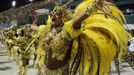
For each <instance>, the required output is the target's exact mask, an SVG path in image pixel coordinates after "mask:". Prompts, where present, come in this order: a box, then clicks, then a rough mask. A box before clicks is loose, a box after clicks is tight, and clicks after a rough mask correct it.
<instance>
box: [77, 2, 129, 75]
mask: <svg viewBox="0 0 134 75" xmlns="http://www.w3.org/2000/svg"><path fill="white" fill-rule="evenodd" d="M84 2H85V1H84ZM84 2H83V3H82V4H80V5H79V6H78V8H76V11H77V12H75V13H76V14H75V15H77V14H78V13H79V10H80V11H84V10H83V9H85V8H86V6H88V5H84V4H88V3H86V2H85V3H84ZM87 2H88V1H87ZM89 3H90V2H89ZM110 8H111V9H110V10H111V11H112V12H113V13H112V15H114V16H115V17H116V18H117V19H119V20H120V21H121V22H122V21H123V20H124V21H125V19H123V20H122V18H124V16H123V14H122V13H121V12H120V11H119V10H118V9H113V8H116V7H115V6H111V7H110ZM98 13H99V14H98ZM122 23H123V22H122ZM122 23H120V22H119V21H118V20H116V19H114V18H113V17H111V16H107V17H106V16H105V15H104V13H103V12H101V11H99V10H98V11H97V13H94V14H91V15H90V17H88V18H87V19H86V20H85V21H84V22H83V26H82V28H81V35H80V37H79V38H80V42H79V43H80V45H79V46H80V47H81V50H82V55H81V57H80V58H81V61H80V65H79V67H78V70H77V71H79V72H80V75H96V74H97V75H107V73H108V72H109V69H110V65H111V62H112V61H113V60H114V58H115V56H116V55H117V54H118V56H119V57H122V55H123V53H124V52H126V50H127V43H128V40H129V38H130V37H131V35H130V34H128V32H127V31H126V30H125V29H124V27H123V24H122Z"/></svg>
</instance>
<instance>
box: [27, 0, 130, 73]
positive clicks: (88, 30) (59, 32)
mask: <svg viewBox="0 0 134 75" xmlns="http://www.w3.org/2000/svg"><path fill="white" fill-rule="evenodd" d="M115 18H116V19H115ZM122 18H124V16H123V15H122V13H121V12H120V10H118V9H117V8H116V6H114V5H113V4H111V3H108V2H106V1H103V0H96V1H95V0H84V1H83V2H82V3H81V4H79V5H78V7H77V8H76V9H75V12H74V14H71V13H69V10H67V9H65V8H64V7H60V6H58V7H56V8H55V9H54V10H53V12H52V14H51V15H50V18H49V19H48V22H47V25H46V26H41V27H39V31H38V34H37V35H36V36H35V38H34V39H33V41H32V42H31V43H30V44H29V46H28V47H27V49H26V51H27V50H28V49H29V47H30V45H32V44H33V43H34V42H35V41H38V49H37V59H38V61H37V63H38V65H39V75H75V74H76V73H79V75H107V74H108V72H109V71H110V65H111V62H112V61H113V60H114V58H115V56H119V57H121V56H122V55H123V52H125V51H126V50H127V41H128V39H129V38H130V37H131V36H130V35H129V34H128V33H127V31H126V30H125V29H124V28H123V23H124V22H125V19H123V20H122Z"/></svg>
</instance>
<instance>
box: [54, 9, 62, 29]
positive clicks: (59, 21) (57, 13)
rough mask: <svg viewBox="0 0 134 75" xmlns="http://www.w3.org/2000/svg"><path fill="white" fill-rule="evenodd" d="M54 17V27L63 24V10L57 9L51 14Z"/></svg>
mask: <svg viewBox="0 0 134 75" xmlns="http://www.w3.org/2000/svg"><path fill="white" fill-rule="evenodd" d="M51 19H52V25H53V26H54V27H58V26H61V24H62V23H63V22H62V12H61V11H58V10H57V11H55V12H54V13H53V14H51Z"/></svg>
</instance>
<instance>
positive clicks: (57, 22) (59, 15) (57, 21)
mask: <svg viewBox="0 0 134 75" xmlns="http://www.w3.org/2000/svg"><path fill="white" fill-rule="evenodd" d="M99 3H100V2H99ZM94 6H95V7H96V8H98V6H100V7H101V5H99V4H98V5H97V6H96V5H94ZM102 9H103V7H102ZM102 11H103V10H102ZM63 14H64V13H63V12H62V11H61V10H58V9H56V10H54V13H53V14H51V15H50V16H51V20H52V21H51V28H56V27H59V26H63V25H64V24H63V18H64V16H63ZM88 17H89V14H87V13H86V12H85V11H84V12H82V13H81V15H80V16H78V17H76V18H75V19H74V20H73V28H74V29H80V27H81V23H82V22H83V21H84V20H85V19H86V18H88ZM51 40H52V38H51V36H48V37H47V38H46V40H45V42H44V47H45V48H47V47H46V46H47V45H49V44H50V41H51ZM67 46H68V45H67ZM48 50H49V48H48ZM52 53H53V52H52V50H49V52H48V61H45V64H46V65H47V67H48V68H49V69H51V70H56V69H58V68H60V67H63V66H64V65H65V64H66V63H67V62H66V60H64V61H60V60H57V59H56V58H52ZM59 63H60V65H58V64H59ZM54 64H56V65H55V66H53V65H54Z"/></svg>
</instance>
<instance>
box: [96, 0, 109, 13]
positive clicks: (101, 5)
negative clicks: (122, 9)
mask: <svg viewBox="0 0 134 75" xmlns="http://www.w3.org/2000/svg"><path fill="white" fill-rule="evenodd" d="M94 6H95V7H96V8H98V9H99V10H101V11H103V12H104V13H105V14H110V10H109V8H108V7H107V6H106V2H105V0H96V2H95V3H94Z"/></svg>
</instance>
